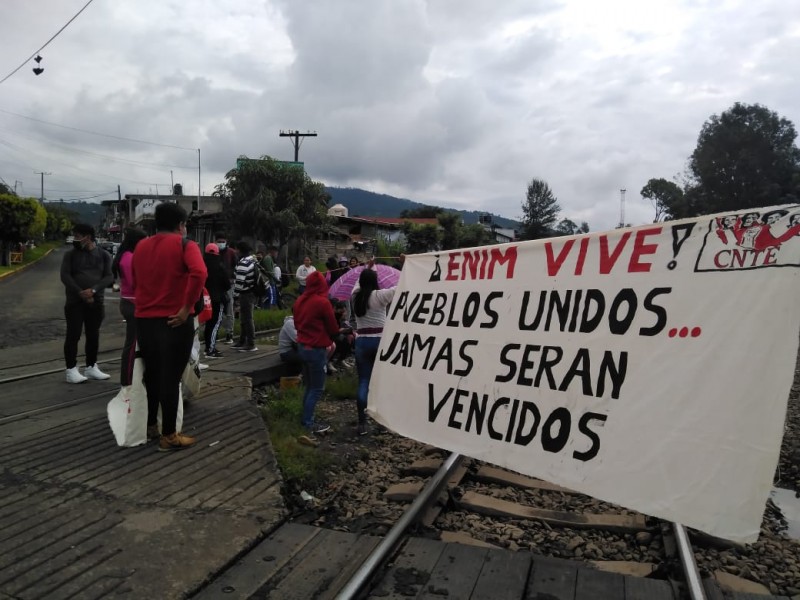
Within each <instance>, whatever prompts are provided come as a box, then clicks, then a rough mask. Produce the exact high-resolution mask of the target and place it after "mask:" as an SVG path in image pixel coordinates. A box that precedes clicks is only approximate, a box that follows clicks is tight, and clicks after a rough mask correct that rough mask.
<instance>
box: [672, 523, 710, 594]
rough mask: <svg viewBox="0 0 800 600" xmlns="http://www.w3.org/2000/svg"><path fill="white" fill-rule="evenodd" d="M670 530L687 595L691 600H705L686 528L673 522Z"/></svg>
mask: <svg viewBox="0 0 800 600" xmlns="http://www.w3.org/2000/svg"><path fill="white" fill-rule="evenodd" d="M672 530H673V531H674V532H675V539H676V540H677V542H678V555H679V556H680V559H681V565H683V572H684V574H685V576H686V583H687V584H688V586H689V595H690V596H691V597H692V600H706V593H705V591H704V590H703V584H702V583H701V581H700V572H699V571H698V570H697V563H696V562H695V560H694V552H693V551H692V544H691V542H689V536H688V535H687V533H686V528H685V527H684V526H683V525H681V524H680V523H674V522H673V523H672Z"/></svg>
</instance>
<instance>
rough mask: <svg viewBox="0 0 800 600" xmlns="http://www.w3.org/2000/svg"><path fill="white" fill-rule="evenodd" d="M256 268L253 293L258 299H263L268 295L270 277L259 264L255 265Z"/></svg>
mask: <svg viewBox="0 0 800 600" xmlns="http://www.w3.org/2000/svg"><path fill="white" fill-rule="evenodd" d="M254 266H255V271H256V272H255V281H254V282H253V293H254V294H255V295H256V297H258V298H263V297H264V296H265V295H266V293H267V289H268V288H269V276H268V275H267V272H266V271H265V270H264V267H262V266H261V265H260V264H258V263H257V262H256V263H254Z"/></svg>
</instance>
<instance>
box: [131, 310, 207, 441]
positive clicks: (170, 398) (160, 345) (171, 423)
mask: <svg viewBox="0 0 800 600" xmlns="http://www.w3.org/2000/svg"><path fill="white" fill-rule="evenodd" d="M136 336H137V338H138V342H139V352H140V353H141V355H142V360H143V361H144V386H145V388H147V424H148V425H155V424H156V422H157V420H158V407H159V405H161V434H162V435H171V434H173V433H175V421H176V420H177V418H178V393H179V391H180V385H181V376H182V375H183V370H184V369H185V368H186V364H187V363H188V362H189V357H190V356H191V354H192V343H193V342H194V319H192V318H189V319H187V320H186V322H185V323H184V324H183V325H181V326H180V327H170V326H169V325H167V319H166V317H164V318H158V319H142V318H137V319H136Z"/></svg>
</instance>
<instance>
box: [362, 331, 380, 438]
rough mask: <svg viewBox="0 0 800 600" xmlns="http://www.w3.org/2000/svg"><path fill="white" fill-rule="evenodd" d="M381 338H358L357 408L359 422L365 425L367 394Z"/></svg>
mask: <svg viewBox="0 0 800 600" xmlns="http://www.w3.org/2000/svg"><path fill="white" fill-rule="evenodd" d="M380 343H381V338H380V337H357V338H356V369H357V370H358V396H357V400H356V406H358V420H359V422H360V423H363V422H364V421H365V420H366V418H367V415H366V413H365V412H364V411H365V410H366V409H367V394H368V392H369V380H370V378H371V377H372V367H374V366H375V358H376V357H377V356H378V346H380Z"/></svg>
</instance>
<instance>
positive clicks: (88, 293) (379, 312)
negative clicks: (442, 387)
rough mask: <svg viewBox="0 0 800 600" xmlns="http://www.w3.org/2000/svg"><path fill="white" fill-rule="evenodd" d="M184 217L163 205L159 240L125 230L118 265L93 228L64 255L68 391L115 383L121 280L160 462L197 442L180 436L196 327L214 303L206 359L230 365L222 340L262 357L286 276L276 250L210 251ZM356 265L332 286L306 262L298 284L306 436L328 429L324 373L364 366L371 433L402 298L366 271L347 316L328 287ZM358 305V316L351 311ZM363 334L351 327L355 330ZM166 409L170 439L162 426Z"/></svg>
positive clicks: (288, 356)
mask: <svg viewBox="0 0 800 600" xmlns="http://www.w3.org/2000/svg"><path fill="white" fill-rule="evenodd" d="M187 218H188V216H187V213H186V211H185V210H184V209H183V208H182V207H180V206H179V205H177V204H170V203H163V204H159V205H158V206H157V207H156V210H155V227H156V233H155V234H154V235H151V236H147V234H146V233H145V232H144V231H142V230H140V229H135V228H129V229H127V230H126V234H125V238H124V240H123V241H122V243H121V245H120V247H119V249H118V251H117V254H116V256H115V257H114V258H113V259H112V257H111V255H110V254H109V253H108V252H106V251H105V250H103V249H102V248H100V247H98V245H97V243H96V239H95V232H94V228H92V227H91V226H90V225H85V224H78V225H75V226H74V227H73V235H74V242H73V246H74V247H73V249H72V250H70V251H68V252H67V253H66V254H65V255H64V259H63V261H62V264H61V281H62V283H63V284H64V287H65V293H66V302H65V307H64V313H65V317H66V322H67V333H66V339H65V342H64V359H65V363H66V381H67V382H68V383H73V384H74V383H83V382H85V381H87V380H90V379H95V380H105V379H109V378H110V375H108V374H107V373H104V372H103V371H102V370H101V369H100V368H99V366H98V365H97V355H98V350H99V333H100V326H101V324H102V322H103V319H104V316H105V312H104V310H105V309H104V294H105V290H106V288H108V287H110V286H111V284H112V283H113V282H114V281H115V280H118V281H119V289H120V305H119V310H120V313H121V315H122V317H123V318H124V320H125V323H126V332H125V343H124V344H123V349H122V366H121V368H120V384H121V385H122V386H127V385H131V383H132V377H133V365H134V360H135V356H136V353H137V351H138V354H139V355H140V356H141V358H142V360H143V362H144V386H145V389H146V391H147V404H148V411H147V436H148V439H154V438H159V444H158V448H159V450H161V451H169V450H176V449H181V448H187V447H189V446H192V445H193V444H194V443H195V442H196V440H195V438H194V437H190V436H188V435H185V434H183V433H182V432H180V431H176V420H177V411H178V404H179V396H180V383H181V377H182V375H183V372H184V370H185V368H186V365H187V364H188V362H189V358H190V356H191V352H192V346H193V343H194V340H195V333H196V331H195V318H194V316H195V315H196V314H197V313H199V311H200V310H201V309H202V306H203V298H204V296H207V297H208V298H209V300H210V303H211V315H210V318H209V319H208V320H207V322H206V324H205V331H204V333H203V341H204V345H205V357H206V358H211V359H213V358H220V357H221V356H222V353H221V352H220V350H219V348H218V342H219V339H220V337H221V336H220V332H221V331H222V330H224V331H225V340H224V343H226V344H229V345H230V346H231V348H232V349H236V350H239V351H242V352H253V351H255V350H257V348H256V346H255V325H254V320H253V310H254V308H255V307H256V306H260V305H262V302H266V303H267V305H272V306H274V305H278V306H279V305H280V291H279V290H280V287H281V273H280V269H279V267H278V265H277V264H276V260H275V258H276V256H277V248H275V247H271V248H269V249H268V250H267V249H265V248H264V249H260V250H259V252H258V253H256V252H255V251H254V249H253V248H252V247H251V246H250V245H249V244H248V243H247V242H244V241H242V242H239V243H238V244H237V246H236V249H235V250H234V249H233V248H231V247H230V246H229V245H228V240H227V238H226V236H225V235H224V234H222V233H218V234H216V235H215V236H214V238H215V239H214V242H212V243H209V244H207V245H206V246H205V249H204V252H201V251H200V247H199V246H198V245H197V244H196V243H194V242H190V241H189V240H188V239H187V234H186V222H187ZM358 265H359V263H358V260H357V259H356V258H355V257H354V258H352V259H347V258H345V257H341V259H340V260H339V261H338V264H337V266H336V268H330V265H328V266H329V268H328V270H327V273H326V274H325V275H323V274H322V273H320V272H319V271H317V270H316V269H315V268H314V266H313V265H312V264H311V259H310V257H305V259H304V261H303V264H302V265H301V266H300V267H299V268H298V269H297V273H296V274H295V275H296V277H297V280H298V284H299V291H300V294H299V296H298V298H297V300H296V301H295V304H294V306H293V312H294V317H293V318H292V317H287V319H286V322H285V324H284V327H283V328H282V330H281V333H280V336H279V353H280V356H281V358H282V359H283V360H286V361H287V362H295V363H296V364H298V365H299V367H300V369H301V371H302V374H303V381H304V387H305V390H304V396H303V417H302V424H303V426H304V427H306V429H307V430H308V435H309V436H311V437H313V436H314V435H315V434H318V433H322V432H324V431H327V430H328V429H329V426H328V425H327V424H324V423H321V422H319V421H316V420H315V418H314V413H315V407H316V404H317V401H318V400H319V398H320V396H321V395H322V392H323V388H324V384H325V376H326V372H333V371H334V370H335V366H334V365H333V364H332V362H339V363H341V362H343V361H345V360H348V358H349V355H350V353H351V352H352V353H354V355H355V364H356V368H357V370H358V380H359V384H358V399H357V406H358V433H359V435H364V434H366V433H367V425H366V413H365V409H366V406H367V391H368V389H369V380H370V376H371V374H372V367H373V365H374V362H375V356H376V353H377V348H378V344H379V342H380V336H381V333H382V331H383V324H384V322H385V319H386V308H387V306H388V304H389V303H390V302H391V300H392V298H393V296H394V288H390V289H386V290H380V289H379V286H378V278H377V274H376V272H375V271H374V270H373V261H370V262H369V263H368V264H367V268H365V269H364V270H363V271H362V272H361V274H360V276H359V281H358V284H357V285H356V286H355V289H354V291H353V296H352V298H351V302H350V303H349V305H348V304H347V303H344V302H340V301H338V300H332V299H329V298H328V290H329V285H330V284H332V283H334V282H335V281H336V280H337V279H338V278H339V277H341V276H342V275H343V274H344V273H345V272H347V271H348V270H350V268H353V267H356V266H358ZM259 273H261V274H264V273H266V274H268V275H269V274H271V277H269V276H267V277H265V278H266V279H267V281H268V284H267V292H266V294H265V297H266V300H265V298H263V297H261V296H260V295H258V294H256V280H257V279H258V277H259ZM234 304H236V305H237V306H238V314H239V320H240V333H239V338H238V341H235V340H234V337H233V331H234V328H233V322H234ZM348 306H349V307H350V310H348ZM351 320H352V322H353V325H351V322H350V321H351ZM82 333H83V334H84V335H85V336H86V340H85V354H86V366H85V368H84V370H83V373H81V372H80V370H79V369H78V364H77V356H78V343H79V341H80V338H81V334H82ZM159 408H160V409H161V412H162V421H161V423H162V424H161V428H160V430H159V427H158V425H157V417H158V410H159Z"/></svg>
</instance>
